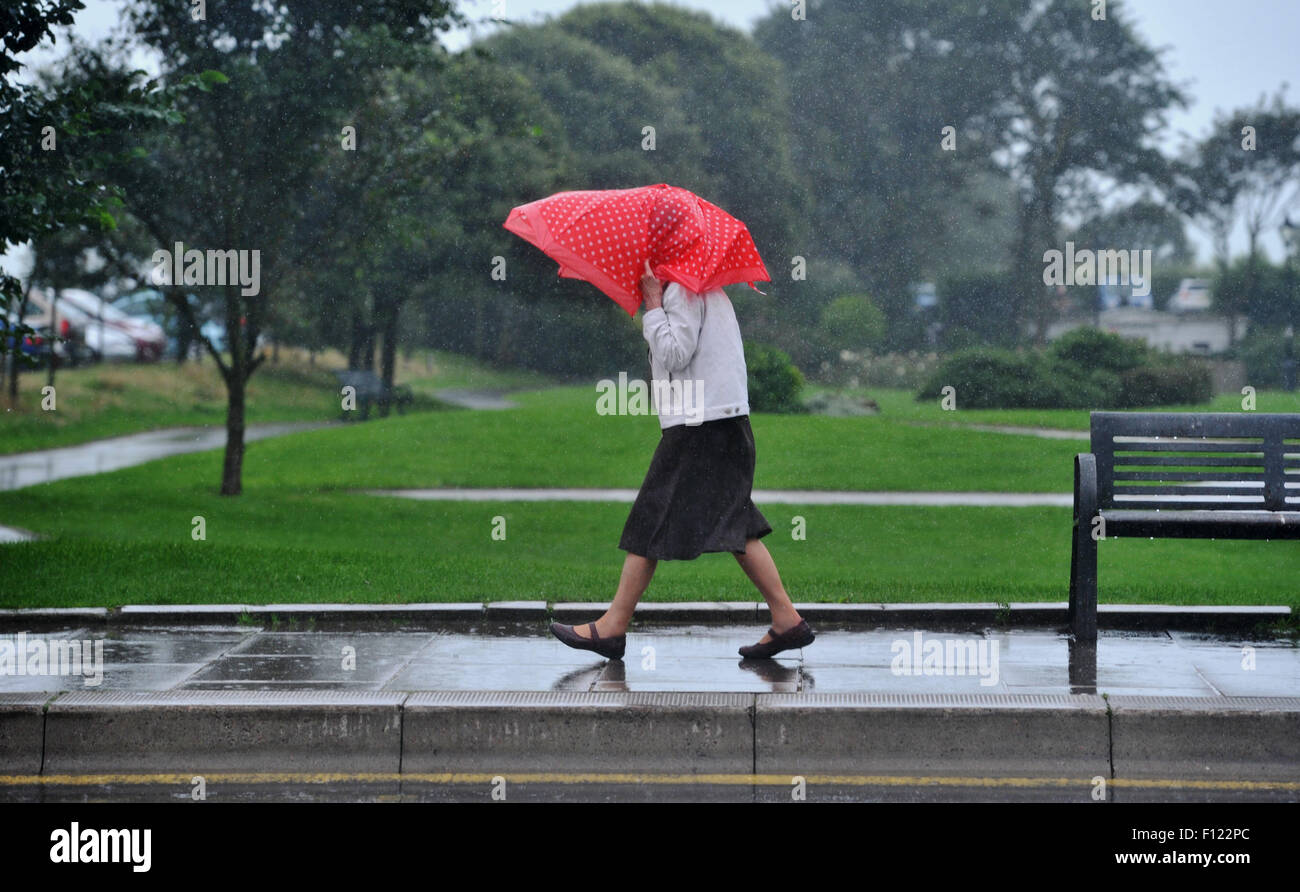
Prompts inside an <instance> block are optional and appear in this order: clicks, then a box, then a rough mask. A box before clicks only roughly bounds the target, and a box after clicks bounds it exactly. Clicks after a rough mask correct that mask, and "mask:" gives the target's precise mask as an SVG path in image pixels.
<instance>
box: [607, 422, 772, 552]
mask: <svg viewBox="0 0 1300 892" xmlns="http://www.w3.org/2000/svg"><path fill="white" fill-rule="evenodd" d="M754 458H755V452H754V432H753V431H752V430H751V429H750V427H749V416H748V415H741V416H739V417H736V418H722V419H718V420H717V421H706V422H704V423H702V424H697V425H689V424H679V425H675V426H673V427H670V428H667V429H665V430H664V431H663V433H662V435H661V437H660V439H659V446H658V448H656V449H655V454H654V458H652V459H651V460H650V470H649V471H647V472H646V475H645V481H644V482H642V484H641V491H640V492H639V493H638V494H637V497H636V502H634V503H633V505H632V512H631V514H629V515H628V518H627V523H626V524H625V525H624V526H623V537H622V539H621V540H620V541H619V543H618V547H619V548H621V549H623V550H624V551H627V552H631V553H632V554H639V555H642V556H643V557H648V558H653V559H655V560H661V561H689V560H693V559H695V558H697V557H699V556H700V555H701V554H704V553H706V552H719V551H730V552H733V553H743V552H744V550H745V543H746V542H748V541H749V540H750V539H761V538H762V537H763V536H766V535H767V534H768V533H770V532H772V527H771V526H770V525H769V524H768V522H767V519H766V518H765V517H763V514H762V512H760V511H759V510H758V508H756V507H754V503H753V501H752V500H751V498H750V496H751V493H752V492H753V488H754Z"/></svg>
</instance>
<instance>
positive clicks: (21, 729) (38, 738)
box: [0, 691, 53, 774]
mask: <svg viewBox="0 0 1300 892" xmlns="http://www.w3.org/2000/svg"><path fill="white" fill-rule="evenodd" d="M52 697H53V695H52V694H47V693H44V692H41V691H33V692H30V693H27V692H21V693H19V692H14V693H9V694H4V695H3V696H0V769H2V770H4V771H12V772H13V773H14V774H37V773H39V772H40V770H41V758H42V753H43V751H44V748H45V703H46V701H48V700H50V699H52Z"/></svg>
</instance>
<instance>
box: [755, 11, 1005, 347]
mask: <svg viewBox="0 0 1300 892" xmlns="http://www.w3.org/2000/svg"><path fill="white" fill-rule="evenodd" d="M1024 5H1025V4H1023V3H1020V2H1011V0H996V2H983V0H979V2H974V0H972V2H966V0H872V2H871V3H859V2H852V0H824V2H812V3H810V4H809V6H808V11H807V18H806V19H805V20H795V19H793V18H792V16H791V14H790V11H789V9H788V8H776V9H774V10H773V12H772V14H771V16H769V17H768V18H766V19H763V20H761V21H760V22H759V23H758V25H757V26H756V27H755V39H756V40H757V42H758V44H759V46H761V47H762V48H763V49H764V50H766V51H767V52H768V53H769V54H771V55H772V56H773V57H775V58H776V59H777V60H778V61H779V62H781V63H782V65H783V67H784V69H785V70H786V71H787V72H788V75H787V79H788V82H789V94H790V97H791V112H790V114H791V118H792V120H793V127H792V133H793V143H794V145H793V153H794V164H795V167H796V169H797V170H800V171H802V172H804V173H805V176H806V177H807V180H808V181H809V183H810V185H811V193H812V195H813V208H812V240H813V241H815V242H816V243H817V244H819V245H822V246H824V247H823V249H822V250H823V251H824V252H825V253H827V254H830V255H831V256H833V257H836V258H839V259H842V260H843V261H845V262H847V263H848V264H849V266H850V267H852V268H853V269H854V270H855V271H856V272H857V274H858V276H859V277H860V279H861V283H862V285H863V286H865V290H867V291H868V292H869V293H870V294H872V295H873V296H874V297H875V298H876V300H877V301H878V302H879V305H880V307H881V309H882V310H884V312H885V314H886V316H887V317H888V318H889V320H890V324H891V330H892V331H893V332H894V333H895V336H896V337H897V335H898V333H899V332H901V331H902V330H904V329H906V328H908V326H909V325H910V319H911V309H912V298H911V294H910V291H909V286H910V285H911V284H912V283H914V282H917V281H919V280H921V279H923V278H926V277H927V276H933V275H936V274H938V273H939V272H941V271H943V269H944V268H946V267H948V266H949V263H948V259H949V258H950V257H951V256H952V252H953V249H952V239H953V237H954V236H955V235H960V234H962V231H963V226H965V227H966V228H967V229H979V228H981V227H983V228H991V229H992V231H994V232H997V231H998V230H999V229H1001V228H1002V227H1001V226H999V225H997V223H996V221H997V220H998V219H999V218H1005V217H1006V215H1007V212H1008V210H1009V208H1006V205H1007V202H1006V200H1005V199H1004V197H1003V196H1002V195H1000V194H998V193H999V192H1000V191H1004V190H999V189H996V188H994V189H990V178H988V177H987V176H985V174H987V172H988V171H989V165H988V157H989V154H990V152H991V150H992V146H991V144H990V141H989V138H988V134H989V133H990V132H992V128H991V127H990V126H989V123H988V122H989V121H990V120H991V116H992V113H993V112H994V111H995V110H996V108H997V98H998V92H997V91H998V90H999V89H1000V83H999V82H1000V79H1001V77H1002V72H1001V71H1000V70H999V66H998V63H999V62H1000V61H1001V58H1002V56H1003V54H1004V44H1005V42H1006V40H1007V34H1008V33H1010V32H1012V31H1013V30H1014V25H1015V23H1016V21H1017V17H1018V15H1019V14H1021V12H1022V9H1023V7H1024ZM947 127H951V128H952V130H951V134H950V135H951V139H952V140H953V141H952V142H951V143H950V144H949V145H950V146H951V150H947V149H946V148H945V143H944V138H945V128H947ZM997 179H998V180H1000V181H1002V182H1005V177H1003V176H1001V175H999V176H998V177H997ZM1005 191H1009V190H1005ZM999 205H1002V208H1000V207H999ZM1004 208H1005V209H1004ZM957 209H960V210H957ZM975 220H979V221H980V226H979V227H975V226H969V225H967V224H969V223H970V222H971V221H975ZM990 222H992V223H993V224H994V225H993V226H991V227H990ZM1001 241H1002V240H1001V239H998V241H997V242H996V243H995V244H996V246H997V248H998V249H999V250H1001V249H1002V245H1001ZM971 247H973V248H976V249H977V250H978V249H979V245H978V244H975V245H971ZM987 249H988V248H987V247H986V248H985V250H987ZM801 253H806V252H801ZM985 263H986V264H987V263H988V260H987V258H986V260H985ZM816 274H817V272H816V271H815V270H812V269H810V270H809V282H808V284H809V285H811V284H812V278H813V276H814V275H816Z"/></svg>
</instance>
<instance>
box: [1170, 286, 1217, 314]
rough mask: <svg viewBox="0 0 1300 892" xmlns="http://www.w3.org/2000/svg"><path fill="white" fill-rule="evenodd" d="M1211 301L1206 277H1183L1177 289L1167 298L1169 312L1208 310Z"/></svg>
mask: <svg viewBox="0 0 1300 892" xmlns="http://www.w3.org/2000/svg"><path fill="white" fill-rule="evenodd" d="M1211 303H1212V299H1211V295H1210V283H1209V281H1208V280H1206V279H1183V280H1182V281H1181V282H1179V283H1178V290H1177V291H1176V292H1174V296H1173V297H1171V298H1169V308H1168V309H1169V311H1170V312H1171V313H1189V312H1197V311H1200V310H1208V309H1209V308H1210V305H1211Z"/></svg>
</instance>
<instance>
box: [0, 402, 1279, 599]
mask: <svg viewBox="0 0 1300 892" xmlns="http://www.w3.org/2000/svg"><path fill="white" fill-rule="evenodd" d="M516 396H517V398H518V400H519V401H520V402H521V403H522V408H519V409H515V410H505V411H491V412H469V411H462V412H437V413H417V414H412V415H407V416H404V417H395V418H390V419H387V420H374V421H371V422H369V423H366V424H359V425H349V426H346V427H339V428H332V429H327V430H320V431H311V432H304V433H298V434H292V435H289V436H286V437H282V438H277V439H274V440H266V441H261V442H257V443H253V444H250V446H249V450H248V456H247V459H246V465H245V477H244V484H245V491H244V495H242V496H240V497H238V498H223V497H220V496H218V495H216V494H215V493H216V488H217V482H218V477H219V470H220V452H219V451H217V452H210V453H203V454H192V455H184V456H178V457H175V458H172V459H167V460H164V461H159V462H154V463H151V464H148V465H143V466H139V467H136V468H128V469H124V470H122V471H118V472H114V473H111V474H105V475H100V476H97V477H89V478H78V479H72V480H63V481H58V482H55V483H51V484H45V485H42V486H36V487H30V488H27V489H23V490H19V491H14V492H4V493H0V522H2V523H7V524H12V525H15V526H20V527H25V528H28V529H31V530H34V531H36V532H38V533H41V534H43V535H45V536H49V537H52V538H49V539H46V540H44V541H40V542H35V543H25V544H19V545H11V546H5V547H4V548H3V550H0V605H2V606H6V607H14V606H35V605H48V606H71V605H119V604H124V603H204V602H207V603H226V602H249V603H275V602H282V601H304V602H333V601H358V602H364V601H375V602H411V601H465V600H469V601H477V600H499V599H540V600H549V601H557V600H592V601H602V600H607V599H608V598H609V597H610V596H611V595H612V592H613V587H614V584H615V583H616V581H617V577H618V570H619V567H620V565H621V561H622V557H623V553H622V552H621V551H619V550H618V549H617V543H618V537H619V533H620V532H621V529H622V524H623V521H624V520H625V519H626V516H627V511H628V506H627V505H622V504H608V503H509V504H492V503H447V502H413V501H407V500H401V499H393V498H381V497H375V496H368V495H364V494H358V493H355V492H351V490H354V489H358V488H362V487H379V488H386V487H422V486H452V485H456V486H534V487H540V486H617V487H630V488H635V487H636V486H638V485H639V484H640V481H641V477H642V475H643V474H644V472H645V468H646V466H647V464H648V462H649V459H650V455H651V453H652V452H653V449H654V446H655V443H656V441H657V439H658V436H659V428H658V424H657V422H656V420H655V419H654V418H653V416H644V417H619V416H609V417H602V416H599V415H596V413H595V397H596V393H595V388H594V386H593V387H590V388H586V387H581V388H579V387H569V388H557V389H551V390H546V391H537V392H530V393H520V394H517V395H516ZM752 423H753V427H754V432H755V438H756V441H757V445H758V472H757V475H756V480H755V486H756V487H758V488H782V489H785V488H791V489H793V488H809V489H831V488H839V489H893V490H912V489H916V490H927V489H928V490H967V491H970V490H995V491H1012V492H1014V491H1027V492H1068V491H1069V488H1070V485H1071V475H1072V471H1071V457H1072V456H1073V454H1074V453H1075V452H1077V451H1078V450H1079V448H1080V444H1078V443H1072V442H1068V441H1066V442H1061V441H1054V440H1045V439H1040V438H1036V437H1027V436H1018V435H1007V434H994V433H983V432H975V431H969V430H962V429H959V428H951V429H950V428H925V427H918V426H915V425H910V424H904V423H899V421H898V420H895V419H891V418H890V417H889V416H888V415H887V414H886V415H881V416H873V417H863V418H825V417H808V416H804V417H798V416H780V417H778V416H768V415H757V416H755V417H754V418H753V420H752ZM759 507H760V508H764V511H765V514H766V515H767V517H768V519H769V521H770V522H771V523H772V526H773V528H774V530H775V532H774V533H773V534H772V535H771V536H770V537H768V539H767V541H768V542H769V544H770V547H771V548H772V550H773V553H774V554H775V555H776V557H777V561H778V564H779V566H780V568H781V571H782V574H783V576H784V578H785V580H786V583H787V587H788V588H789V590H790V592H791V594H792V595H793V596H794V597H795V598H796V599H797V600H809V601H873V602H874V601H889V602H906V601H969V600H980V601H996V602H1005V601H1018V600H1021V601H1040V600H1048V601H1061V600H1064V599H1065V598H1066V586H1067V575H1068V566H1069V522H1070V516H1069V510H1068V509H1064V508H1060V509H1047V508H1044V509H1024V508H908V507H889V508H884V507H822V506H806V507H795V506H785V505H772V506H766V507H765V506H763V505H762V504H761V502H760V506H759ZM795 514H799V515H802V516H803V517H804V518H806V521H807V530H808V536H807V540H806V541H794V540H792V539H791V536H790V530H791V518H792V516H793V515H795ZM497 515H502V516H504V517H505V518H506V529H507V537H506V539H505V541H494V540H493V539H492V538H491V535H490V533H491V529H492V518H493V517H495V516H497ZM195 516H201V517H203V518H204V519H205V523H206V531H207V538H206V540H205V541H194V540H192V538H191V533H190V531H191V519H192V518H193V517H195ZM1101 563H1102V570H1101V586H1102V595H1101V598H1102V601H1103V603H1106V602H1112V603H1115V602H1135V601H1137V602H1156V603H1176V604H1212V603H1255V604H1273V603H1281V604H1291V605H1292V606H1293V607H1295V608H1298V609H1300V603H1297V595H1296V592H1295V590H1294V587H1288V586H1285V585H1280V584H1279V582H1280V581H1282V580H1288V579H1294V578H1300V549H1297V548H1296V547H1295V545H1294V543H1280V542H1277V543H1274V542H1258V543H1256V542H1200V541H1187V542H1177V541H1145V540H1138V541H1127V540H1120V541H1116V540H1112V541H1107V542H1104V543H1102V562H1101ZM647 597H648V598H649V599H651V600H710V599H725V600H757V596H756V594H755V593H754V592H753V590H752V588H750V587H749V584H748V582H747V581H746V580H745V578H744V577H743V575H742V574H741V573H740V571H739V569H738V567H737V566H736V564H735V561H734V560H733V559H732V558H731V557H730V556H727V555H706V556H704V557H702V558H700V559H699V560H697V561H694V562H685V563H674V562H664V563H663V564H662V565H661V568H660V573H659V575H658V576H657V577H656V580H655V582H654V584H653V585H652V587H651V589H650V592H649V594H648V595H647Z"/></svg>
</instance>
